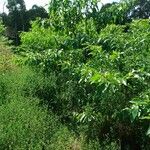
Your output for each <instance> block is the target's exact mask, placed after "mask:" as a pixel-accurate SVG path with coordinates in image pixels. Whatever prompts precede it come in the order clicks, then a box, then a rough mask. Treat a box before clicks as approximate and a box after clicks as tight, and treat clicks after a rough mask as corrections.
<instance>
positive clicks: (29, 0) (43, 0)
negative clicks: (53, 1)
mask: <svg viewBox="0 0 150 150" xmlns="http://www.w3.org/2000/svg"><path fill="white" fill-rule="evenodd" d="M24 1H25V4H26V8H27V9H30V8H32V6H33V5H34V4H36V5H38V6H43V7H44V6H45V5H46V4H48V3H49V1H50V0H24ZM113 1H118V0H101V2H102V3H103V4H105V3H110V2H113ZM5 2H7V0H0V12H3V4H4V3H5ZM5 11H7V10H6V8H5Z"/></svg>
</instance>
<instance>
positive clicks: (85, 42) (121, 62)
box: [0, 0, 150, 150]
mask: <svg viewBox="0 0 150 150" xmlns="http://www.w3.org/2000/svg"><path fill="white" fill-rule="evenodd" d="M140 2H141V1H140V0H139V1H138V0H132V1H131V0H130V1H128V0H122V1H121V2H120V3H112V4H107V5H105V6H102V7H101V8H100V7H99V5H100V4H99V3H98V1H95V0H87V1H84V0H83V1H82V0H80V1H78V0H75V1H72V0H64V1H59V0H52V1H51V2H50V7H49V19H45V20H42V19H37V20H36V21H35V22H33V23H32V27H31V30H30V31H29V32H23V33H21V45H20V46H19V47H17V48H16V49H15V51H14V52H15V53H16V54H15V62H16V60H17V63H18V64H19V65H20V67H22V68H21V74H20V73H17V74H18V75H17V76H16V74H15V75H14V74H12V73H11V74H12V76H10V75H9V72H7V71H4V72H6V73H7V74H6V75H2V77H0V79H2V80H1V81H4V82H6V83H7V84H8V86H7V84H6V83H3V85H4V87H1V89H4V90H2V93H3V94H2V97H1V99H2V102H3V101H4V102H3V103H2V104H1V105H2V108H0V111H2V112H4V111H6V113H1V114H2V116H0V118H4V117H5V118H7V116H9V117H10V118H11V115H13V114H9V110H11V109H13V110H15V112H16V115H15V118H14V119H17V115H21V116H22V117H23V118H25V119H23V120H24V121H22V120H19V121H18V122H19V123H20V122H21V124H19V125H17V126H18V129H19V130H20V129H22V127H23V126H24V125H22V124H24V123H25V124H26V121H27V125H28V123H29V122H30V119H31V120H33V122H32V124H31V129H32V127H33V128H34V127H35V126H37V127H36V130H35V131H34V132H32V133H31V129H30V128H29V130H28V127H27V128H26V129H27V131H26V129H25V130H23V131H22V132H23V133H22V132H17V135H16V139H18V137H20V136H21V135H23V137H24V140H23V141H22V140H20V142H25V143H26V137H29V139H31V140H33V141H34V140H35V141H36V142H33V143H32V141H31V142H28V143H29V144H24V143H20V142H19V141H18V140H17V141H18V143H19V144H18V143H16V145H17V146H18V145H21V146H22V145H25V147H23V148H24V149H26V146H28V147H29V149H32V148H33V147H34V148H33V149H37V148H36V146H37V147H38V149H42V148H43V147H44V148H45V149H46V148H48V149H51V148H52V149H67V148H68V149H69V148H71V149H89V150H91V149H106V150H107V149H108V150H110V149H112V150H113V149H114V150H117V149H122V150H149V148H150V147H149V145H150V142H149V141H150V139H149V136H150V124H149V123H150V44H149V43H150V20H149V19H148V17H149V14H148V13H147V8H148V7H149V1H148V0H147V1H145V3H144V4H143V3H142V2H141V3H140ZM139 3H140V5H139ZM137 5H138V7H137ZM143 6H144V7H143ZM141 8H142V9H141ZM139 10H140V13H139ZM141 14H142V15H141ZM134 18H136V19H134ZM137 18H138V19H137ZM13 58H14V57H13ZM4 68H5V67H4ZM11 68H12V67H11ZM13 68H15V67H13ZM17 68H18V66H17ZM26 68H27V70H26ZM4 70H5V69H4ZM11 70H12V69H11ZM15 73H16V71H15ZM7 76H9V77H7ZM14 76H15V79H17V82H14V81H15V79H13V78H14ZM12 79H13V82H12ZM12 83H13V84H12ZM1 85H2V84H1ZM5 85H6V86H7V87H5ZM9 88H11V90H8V89H9ZM5 89H6V90H5ZM14 90H15V92H14ZM8 91H13V92H12V93H10V95H11V94H13V93H19V95H18V94H15V97H14V96H12V95H11V99H12V100H11V99H10V96H9V92H8ZM16 95H17V96H16ZM21 99H22V100H21ZM30 99H31V100H30ZM37 101H38V102H37ZM32 102H33V104H32ZM30 103H31V104H32V105H31V107H29V105H30ZM17 104H18V106H16V108H15V109H14V108H12V107H14V106H15V105H17ZM5 105H8V109H6V108H3V107H5ZM28 107H29V109H27V108H28ZM39 107H40V108H39ZM41 107H46V108H45V110H44V108H43V109H41ZM22 108H23V109H25V110H26V111H27V112H26V115H24V112H23V110H22ZM34 108H35V109H34ZM32 109H34V110H33V112H32V111H31V110H32ZM46 109H47V110H46ZM48 112H50V114H48ZM34 114H36V116H34ZM28 115H29V116H30V117H29V118H28ZM47 115H48V116H47ZM9 117H8V118H9ZM36 118H38V119H36ZM46 118H48V119H47V121H45V119H46ZM28 119H29V121H28ZM34 119H35V120H34ZM8 120H10V119H8ZM8 120H7V119H6V120H3V122H5V121H6V122H7V121H8ZM29 124H30V123H29ZM37 124H38V125H37ZM50 124H51V125H50ZM8 127H9V125H8ZM49 127H51V129H49ZM41 128H42V129H41ZM60 128H61V129H62V130H61V129H60ZM6 130H7V129H6ZM10 130H12V131H13V132H12V133H13V134H15V131H14V129H13V126H12V128H10ZM10 130H9V132H10ZM0 131H1V130H0ZM48 131H51V132H50V133H49V132H48ZM4 132H5V130H4ZM39 132H40V133H39ZM24 133H25V134H24ZM30 133H31V134H30ZM38 133H39V134H38ZM10 134H11V132H10ZM36 134H38V137H39V139H36V138H35V135H36ZM49 134H51V135H52V138H49V137H50V136H49ZM2 135H3V134H2ZM69 135H70V136H69ZM11 136H12V134H11V135H10V137H11ZM21 137H22V136H21ZM2 138H3V139H5V138H6V137H5V136H2ZM40 138H41V139H42V140H43V141H41V139H40ZM63 138H66V139H65V140H64V141H66V143H65V142H64V141H63ZM45 139H46V141H47V142H46V143H45ZM47 139H48V140H47ZM57 139H58V143H59V144H57V142H54V144H52V143H51V142H53V141H54V140H57ZM3 141H7V140H3ZM10 141H12V140H10ZM40 141H41V142H40ZM59 141H60V142H59ZM62 141H63V142H64V145H61V142H62ZM73 141H74V142H73ZM2 144H3V143H2ZM4 145H5V144H4ZM10 145H11V144H10ZM16 145H11V146H16ZM68 145H69V147H68ZM30 146H31V147H30ZM57 146H58V147H57ZM41 147H42V148H41ZM19 148H20V147H19Z"/></svg>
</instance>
